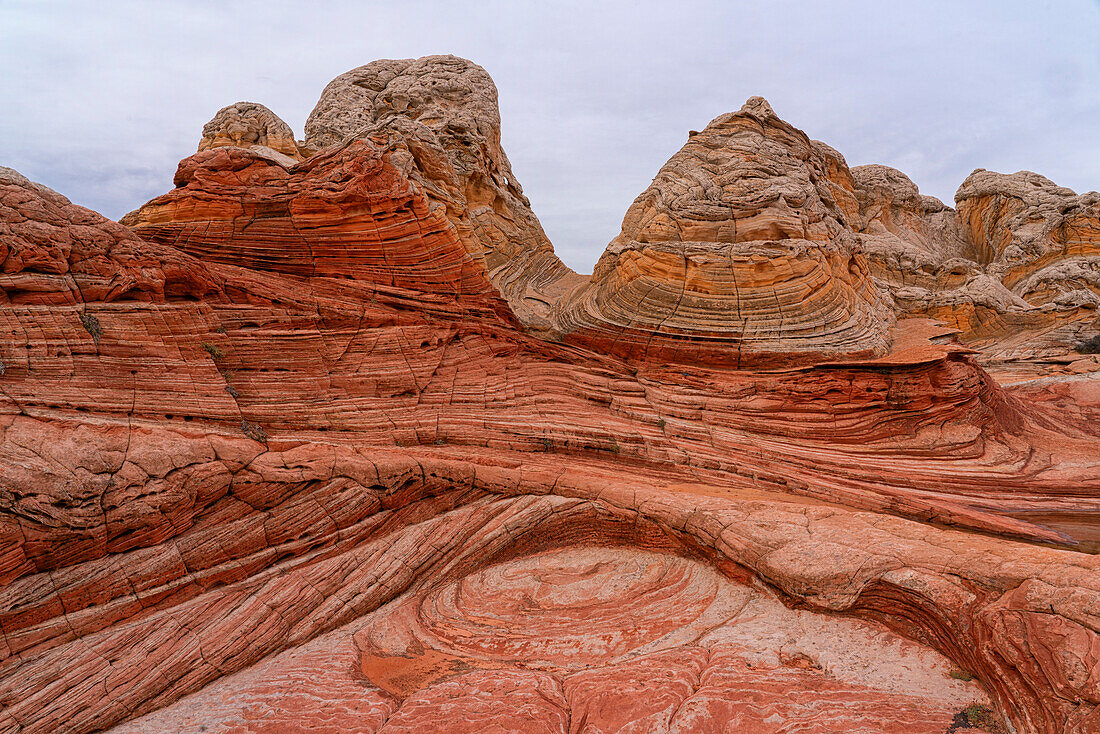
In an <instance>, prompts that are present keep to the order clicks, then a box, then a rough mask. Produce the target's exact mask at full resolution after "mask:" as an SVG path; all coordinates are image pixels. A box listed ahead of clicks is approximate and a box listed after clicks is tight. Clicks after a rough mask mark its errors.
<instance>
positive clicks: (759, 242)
mask: <svg viewBox="0 0 1100 734" xmlns="http://www.w3.org/2000/svg"><path fill="white" fill-rule="evenodd" d="M829 167H830V161H829V160H828V158H827V154H825V153H824V152H823V150H822V148H821V147H820V146H819V145H816V144H815V143H813V142H812V141H811V140H810V139H809V138H808V137H806V135H805V133H803V132H802V131H800V130H796V129H795V128H793V127H791V126H790V125H788V124H787V123H785V122H783V121H782V120H780V119H779V118H778V117H776V115H775V113H774V112H773V111H772V109H771V107H770V106H769V105H768V103H767V102H765V101H764V100H763V99H761V98H759V97H756V98H753V99H751V100H749V101H748V102H747V103H746V104H745V106H744V107H743V108H742V109H741V111H740V112H737V113H733V114H728V115H723V116H721V117H719V118H717V119H715V120H714V121H712V122H711V123H710V124H709V125H708V126H707V127H706V129H704V130H703V131H702V132H699V133H693V134H692V135H691V138H690V140H689V141H688V143H687V144H686V145H685V146H684V147H683V149H681V150H680V152H679V153H677V154H676V155H675V156H673V157H672V159H671V160H669V162H668V163H666V164H665V166H664V167H663V168H662V169H661V171H660V172H659V173H658V174H657V177H656V178H655V179H654V180H653V183H652V184H651V185H650V187H649V188H648V189H647V190H646V191H645V192H644V193H642V195H641V196H639V197H638V198H637V199H636V200H635V201H634V204H633V205H632V206H631V207H630V210H629V211H628V212H627V214H626V218H625V219H624V220H623V230H622V233H621V234H620V235H619V237H618V238H616V239H615V240H614V241H613V242H612V243H611V245H610V246H609V247H608V249H607V251H606V252H605V253H604V255H603V257H602V258H601V259H600V261H599V263H597V265H596V270H595V272H594V273H593V275H592V279H591V281H590V283H588V284H587V285H586V286H584V287H582V288H580V289H578V290H577V291H575V292H573V293H572V294H571V295H570V296H569V297H568V298H567V299H566V300H564V301H563V302H562V304H561V305H560V317H559V319H558V325H559V327H560V329H561V330H562V332H563V334H565V338H567V339H568V340H570V341H573V342H577V343H582V344H585V345H588V346H592V347H596V348H599V349H601V350H608V351H609V352H610V353H612V354H616V355H620V356H623V357H637V358H640V359H668V358H678V359H679V360H680V361H684V360H691V359H699V358H702V359H705V360H707V361H709V362H713V363H716V364H727V365H732V366H734V367H739V366H753V365H761V364H769V363H770V364H787V363H797V362H799V361H803V362H804V361H807V360H820V359H822V358H823V357H839V356H851V357H857V356H862V357H869V356H876V355H881V354H883V353H884V352H885V351H886V350H887V348H888V346H889V343H890V338H891V337H890V327H891V325H892V322H893V312H892V311H891V310H890V308H889V307H888V305H887V304H886V303H885V301H883V300H882V297H881V296H880V294H879V291H878V289H877V288H876V287H875V285H874V283H873V281H872V279H871V275H870V271H869V270H868V267H867V262H866V260H865V259H864V257H863V255H862V254H861V253H859V252H858V250H857V248H856V247H855V238H854V236H853V235H852V234H851V232H850V230H849V229H848V228H847V226H846V216H845V213H844V212H843V210H842V209H841V208H840V205H839V204H838V203H837V188H838V187H837V186H836V184H835V183H834V182H833V181H832V180H831V178H830V175H829V173H830V172H829Z"/></svg>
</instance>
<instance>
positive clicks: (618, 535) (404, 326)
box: [0, 56, 1100, 734]
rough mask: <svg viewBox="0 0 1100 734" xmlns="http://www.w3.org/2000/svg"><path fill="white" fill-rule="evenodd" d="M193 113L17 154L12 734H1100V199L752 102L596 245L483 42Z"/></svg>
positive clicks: (5, 472) (671, 167) (2, 239)
mask: <svg viewBox="0 0 1100 734" xmlns="http://www.w3.org/2000/svg"><path fill="white" fill-rule="evenodd" d="M198 147H199V151H198V152H197V153H196V154H195V155H192V156H190V157H188V158H185V159H184V160H183V161H182V162H181V163H180V165H179V168H178V170H177V172H176V176H175V187H174V188H173V189H172V190H171V191H169V192H168V193H166V194H164V195H162V196H160V197H157V198H155V199H153V200H152V201H150V202H148V203H147V204H145V205H144V206H142V207H140V208H139V209H137V210H136V211H134V212H133V213H131V214H129V215H127V216H126V217H125V218H124V219H123V220H122V223H121V224H116V223H113V222H110V221H108V220H106V219H104V218H102V217H100V216H99V215H97V214H95V213H94V212H90V211H88V210H86V209H83V208H81V207H78V206H75V205H73V204H71V203H70V202H68V200H66V199H65V198H64V197H62V196H61V195H60V194H57V193H56V192H53V191H51V190H49V189H46V188H45V187H42V186H39V185H37V184H34V183H32V182H30V181H28V180H27V179H25V178H23V177H22V176H20V175H18V174H17V173H15V172H13V171H10V170H8V169H2V170H0V265H2V267H0V271H2V273H0V293H3V296H2V297H3V299H4V303H3V305H2V307H0V329H3V332H4V334H5V338H4V340H3V342H2V345H0V365H2V369H0V388H2V393H0V395H2V400H0V430H2V431H3V436H2V439H0V635H2V637H0V641H2V645H0V731H4V732H24V733H31V732H80V733H83V732H93V731H103V730H109V729H111V730H114V731H116V732H147V731H195V730H203V731H208V732H215V731H217V732H248V731H330V732H342V731H347V732H351V731H355V732H360V731H370V732H385V733H387V734H393V733H395V732H429V731H441V732H442V731H447V732H461V731H469V732H482V731H487V730H489V729H490V728H492V727H496V730H501V731H516V732H533V731H547V732H570V733H572V732H629V731H635V732H643V731H644V732H685V733H686V732H710V731H714V732H719V731H732V730H737V731H742V730H743V731H752V732H775V733H776V734H778V733H779V732H792V731H798V732H811V733H816V732H820V733H821V734H825V733H826V732H836V731H845V732H862V733H866V734H871V733H873V732H906V733H907V734H917V733H921V734H923V733H925V732H927V733H928V734H941V733H942V732H949V731H950V732H957V731H966V730H968V729H970V730H981V729H980V728H979V727H984V730H986V731H1004V730H1006V727H1012V730H1014V731H1016V732H1044V733H1045V732H1051V733H1057V734H1070V733H1086V732H1094V731H1098V730H1100V672H1098V671H1100V618H1098V617H1097V612H1096V610H1097V609H1100V573H1098V571H1100V561H1098V559H1100V556H1097V555H1094V553H1095V552H1096V551H1097V550H1100V523H1098V521H1097V518H1098V517H1100V430H1098V426H1100V380H1098V378H1097V377H1096V373H1097V370H1100V363H1098V362H1097V361H1096V360H1095V358H1094V357H1093V356H1090V355H1088V354H1086V353H1084V352H1085V351H1087V350H1085V349H1084V348H1082V347H1081V346H1080V345H1081V344H1082V343H1083V342H1086V341H1087V340H1089V339H1091V338H1092V337H1093V336H1095V335H1096V334H1097V321H1096V310H1095V306H1096V303H1097V301H1098V300H1100V290H1098V285H1097V280H1096V279H1095V278H1093V277H1091V276H1090V275H1089V273H1090V272H1092V270H1090V268H1092V269H1095V267H1094V266H1095V263H1093V262H1092V261H1091V260H1090V258H1092V259H1095V257H1094V256H1096V254H1097V253H1096V248H1097V245H1098V242H1100V235H1098V228H1097V227H1096V226H1095V225H1096V216H1095V211H1094V210H1095V208H1096V206H1095V204H1096V201H1095V200H1096V195H1095V194H1083V195H1080V196H1078V195H1076V194H1074V193H1073V192H1070V191H1069V190H1067V189H1061V188H1058V187H1056V186H1054V185H1053V184H1052V183H1050V182H1049V181H1047V180H1046V179H1043V178H1042V177H1039V176H1036V175H1035V174H1030V173H1019V174H1013V175H1011V176H1006V175H1001V174H993V173H990V172H983V171H979V172H975V174H973V175H972V176H971V177H970V178H969V179H968V180H967V181H966V182H965V183H964V184H963V186H962V187H961V188H960V190H959V194H958V197H957V204H958V210H957V211H956V210H954V209H951V208H950V207H947V206H945V205H944V204H942V203H941V202H939V201H938V200H935V199H932V198H931V197H924V196H921V195H920V193H919V191H918V190H917V187H916V186H915V185H914V184H913V183H912V182H911V181H910V180H909V179H908V178H907V177H906V176H905V175H904V174H903V173H901V172H899V171H896V170H894V169H891V168H888V167H886V166H878V165H871V166H858V167H855V168H851V169H850V168H849V167H848V166H847V163H846V162H845V161H844V158H843V157H842V156H841V154H840V153H838V152H837V151H835V150H833V149H832V148H830V147H829V146H827V145H825V144H824V143H820V142H818V141H814V140H811V139H810V138H809V137H808V136H807V135H806V134H804V133H803V132H801V131H800V130H798V129H796V128H794V127H793V126H791V125H790V124H788V123H786V122H784V121H782V120H781V119H780V118H779V117H778V116H777V115H776V114H775V112H774V111H773V110H772V109H771V108H770V106H769V105H768V104H767V102H765V101H764V100H762V99H761V98H753V99H751V100H749V101H748V102H747V103H746V104H745V106H744V107H743V108H742V109H741V110H740V111H739V112H735V113H730V114H727V115H723V116H720V117H718V118H717V119H715V120H714V121H712V122H711V123H710V125H708V126H707V127H706V128H705V129H704V130H702V131H700V132H698V133H692V134H691V135H690V136H689V138H688V141H687V143H686V144H685V146H684V148H683V149H682V150H681V151H680V152H678V153H677V154H676V155H675V156H673V158H672V159H671V160H670V161H669V162H668V163H667V164H666V165H665V166H664V167H663V168H662V169H661V170H660V171H659V173H658V175H657V177H656V178H655V179H654V181H653V183H652V185H651V186H650V187H649V188H647V189H646V191H645V192H643V193H642V194H641V195H640V196H639V197H638V199H637V200H636V201H635V202H634V204H633V205H632V206H631V207H630V209H629V210H628V212H627V214H626V217H625V219H624V222H623V227H622V231H621V233H620V234H619V235H618V236H617V237H616V238H615V239H614V240H613V241H612V242H611V244H610V245H609V246H608V248H607V250H606V252H605V253H604V256H603V257H602V258H601V259H600V262H599V263H598V265H597V267H596V270H595V272H594V273H593V275H592V276H583V275H579V274H577V273H574V272H573V271H571V270H569V269H568V268H566V267H565V266H564V265H563V264H562V263H561V262H560V261H559V260H558V259H557V257H556V256H555V255H554V252H553V248H552V247H551V245H550V243H549V241H548V240H547V238H546V236H545V234H544V233H543V230H542V228H541V226H540V225H539V223H538V220H537V218H536V217H535V215H534V214H533V212H532V210H531V205H530V202H529V201H528V200H527V198H526V197H525V196H524V195H523V193H522V189H521V188H520V185H519V183H518V182H517V181H516V180H515V177H514V175H513V173H512V171H511V168H510V166H509V164H508V160H507V157H506V155H505V154H504V151H503V150H502V149H501V147H500V120H499V116H498V113H497V106H496V89H495V87H494V85H493V83H492V81H491V79H490V78H489V76H488V75H487V74H486V73H485V71H484V70H483V69H481V68H480V67H478V66H476V65H475V64H472V63H470V62H468V61H465V60H463V59H458V58H455V57H449V56H437V57H427V58H424V59H416V60H412V59H409V60H401V61H377V62H374V63H371V64H368V65H367V66H363V67H359V68H357V69H354V70H352V71H350V72H348V73H346V74H343V75H341V76H340V77H337V79H335V80H334V81H333V82H332V83H331V84H330V85H329V86H328V87H326V89H325V90H324V92H323V94H322V96H321V99H320V101H319V102H318V105H317V107H316V108H315V109H314V111H313V114H312V115H310V118H309V121H308V123H307V125H306V130H305V138H304V139H303V140H301V141H296V140H295V139H294V135H293V133H292V131H291V130H290V128H289V127H288V126H287V125H286V124H285V123H283V122H282V121H281V120H280V119H279V118H278V117H277V116H276V115H275V114H274V113H272V112H271V111H270V110H267V108H265V107H263V106H262V105H258V104H255V103H246V102H242V103H237V104H235V105H231V106H229V107H227V108H224V109H223V110H222V111H220V112H219V113H218V114H217V115H216V116H215V118H214V119H213V120H212V121H211V122H210V123H209V124H208V125H207V126H206V127H205V128H204V130H203V131H202V136H201V142H200V144H199V146H198ZM1078 350H1082V351H1078ZM972 724H973V726H971V725H972Z"/></svg>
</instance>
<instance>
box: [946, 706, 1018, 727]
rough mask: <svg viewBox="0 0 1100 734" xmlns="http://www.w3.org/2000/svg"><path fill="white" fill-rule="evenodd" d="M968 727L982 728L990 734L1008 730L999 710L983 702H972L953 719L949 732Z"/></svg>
mask: <svg viewBox="0 0 1100 734" xmlns="http://www.w3.org/2000/svg"><path fill="white" fill-rule="evenodd" d="M968 729H981V730H982V731H986V732H989V734H1005V732H1006V730H1005V727H1004V724H1002V723H1001V719H1000V717H999V716H997V712H996V711H994V710H993V709H991V708H989V707H988V706H986V705H985V704H982V703H972V704H970V705H969V706H967V707H966V708H964V709H963V710H962V711H960V712H959V713H957V714H955V717H954V718H953V719H952V720H951V727H950V728H949V729H948V730H947V734H954V733H955V732H958V731H960V730H961V731H966V730H968Z"/></svg>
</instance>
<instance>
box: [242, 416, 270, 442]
mask: <svg viewBox="0 0 1100 734" xmlns="http://www.w3.org/2000/svg"><path fill="white" fill-rule="evenodd" d="M241 432H242V433H244V435H246V436H248V437H249V438H251V439H252V440H253V441H259V442H260V443H267V431H265V430H264V429H263V426H261V425H258V424H256V423H251V422H249V421H241Z"/></svg>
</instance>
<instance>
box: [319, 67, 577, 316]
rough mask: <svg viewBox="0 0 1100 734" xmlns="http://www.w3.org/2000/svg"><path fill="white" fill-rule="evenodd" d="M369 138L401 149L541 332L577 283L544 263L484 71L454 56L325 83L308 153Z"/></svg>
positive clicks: (539, 234) (409, 167) (543, 246)
mask: <svg viewBox="0 0 1100 734" xmlns="http://www.w3.org/2000/svg"><path fill="white" fill-rule="evenodd" d="M378 134H383V135H389V136H392V137H396V138H399V139H401V140H402V141H403V146H404V149H405V150H404V153H405V154H404V156H403V157H402V161H403V164H404V167H405V170H406V171H407V173H408V174H409V176H410V178H412V179H413V180H414V181H416V183H417V184H418V185H419V186H420V187H421V188H422V189H423V190H424V192H425V193H426V194H427V195H428V196H429V197H430V198H431V199H432V201H433V202H438V203H441V204H442V205H444V206H445V207H446V211H447V216H448V218H449V219H450V220H451V221H452V222H453V224H454V226H455V228H456V230H457V231H458V234H459V238H460V239H461V240H462V242H463V244H465V245H466V248H467V249H468V250H469V251H470V252H471V254H473V255H475V256H476V257H478V258H481V259H483V260H484V262H485V267H486V268H487V269H488V271H489V276H490V279H491V280H492V282H493V284H494V285H495V286H496V287H497V288H498V289H499V290H500V292H501V294H502V295H503V296H504V298H505V299H506V300H507V301H508V303H509V304H510V305H511V306H512V309H513V311H514V312H515V313H516V315H517V316H518V317H519V318H520V319H521V320H522V321H523V322H524V323H527V324H531V325H534V326H546V325H548V322H547V320H546V317H547V316H548V315H549V314H550V311H551V309H552V308H553V306H554V304H555V303H557V301H558V300H559V299H560V298H561V296H562V295H563V293H564V292H565V291H566V290H568V289H569V288H571V287H573V286H574V285H576V284H577V283H578V282H580V281H581V280H582V279H581V278H580V277H579V276H577V274H576V273H574V272H573V271H572V270H570V269H569V268H568V267H566V266H565V265H564V264H563V263H562V262H561V261H560V260H559V259H558V258H557V256H556V255H554V249H553V247H552V246H551V244H550V241H549V240H548V239H547V238H546V234H545V233H544V232H543V230H542V225H541V224H539V220H538V218H537V217H536V216H535V214H534V212H532V211H531V204H530V201H529V200H528V199H527V197H526V196H525V195H524V194H523V188H522V187H521V186H520V184H519V181H518V180H516V177H515V175H514V174H513V173H512V166H511V163H509V162H508V156H507V155H505V153H504V149H503V148H502V147H501V145H500V112H499V110H498V109H497V89H496V85H495V84H494V83H493V80H492V78H490V76H489V75H488V74H487V73H486V72H485V70H484V69H482V68H481V67H480V66H478V65H477V64H474V63H472V62H470V61H467V60H466V59H460V58H457V57H454V56H426V57H424V58H420V59H401V60H389V59H385V60H379V61H374V62H372V63H370V64H367V65H366V66H360V67H358V68H356V69H352V70H351V71H349V72H347V73H345V74H341V75H340V76H338V77H336V78H335V79H334V80H332V82H330V83H329V85H328V86H327V87H325V90H324V92H323V93H322V94H321V99H320V100H319V101H318V102H317V106H316V107H315V108H314V110H313V112H312V113H311V114H310V116H309V119H308V120H307V121H306V143H307V144H308V145H310V146H313V147H315V148H324V147H327V146H331V145H335V144H337V143H340V142H342V141H344V140H346V139H347V138H349V137H351V138H367V137H370V136H372V135H378Z"/></svg>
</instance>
